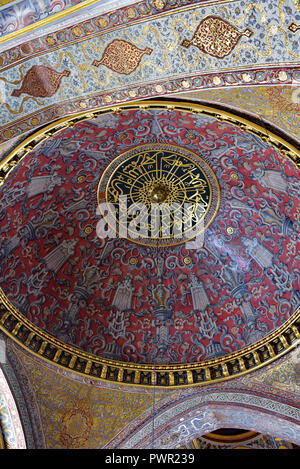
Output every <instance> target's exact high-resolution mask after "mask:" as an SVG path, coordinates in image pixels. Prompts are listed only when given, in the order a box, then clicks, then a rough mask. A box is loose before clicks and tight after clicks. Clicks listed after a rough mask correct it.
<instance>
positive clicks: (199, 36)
mask: <svg viewBox="0 0 300 469" xmlns="http://www.w3.org/2000/svg"><path fill="white" fill-rule="evenodd" d="M252 34H253V33H252V31H250V29H245V31H243V32H240V31H238V29H236V28H235V27H234V26H232V25H231V24H230V23H228V22H227V21H225V20H223V19H222V18H219V17H217V16H208V17H206V18H204V19H203V20H202V21H201V22H200V24H199V26H198V28H197V29H196V31H195V33H194V36H193V38H192V39H191V40H190V41H189V40H187V39H184V41H182V43H181V45H182V46H183V47H189V46H190V45H193V46H196V47H198V49H200V50H201V51H202V52H205V53H206V54H209V55H212V56H213V57H217V58H218V59H222V58H223V57H225V56H226V55H228V54H230V52H232V50H233V49H234V47H235V46H236V44H237V43H238V41H239V40H240V39H241V37H242V36H247V37H251V36H252Z"/></svg>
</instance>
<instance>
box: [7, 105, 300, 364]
mask: <svg viewBox="0 0 300 469" xmlns="http://www.w3.org/2000/svg"><path fill="white" fill-rule="evenodd" d="M151 143H166V144H172V145H177V146H179V147H182V148H186V149H189V150H190V151H192V152H194V153H197V154H199V156H200V157H201V158H202V159H203V160H204V161H206V163H207V164H208V165H209V166H210V168H211V170H212V171H213V173H214V174H215V176H216V178H217V180H218V183H219V186H220V206H219V209H218V212H217V214H216V217H215V218H214V220H213V221H212V223H211V224H210V225H209V227H208V228H207V229H206V231H205V234H204V244H203V246H202V247H200V248H197V249H187V246H186V245H185V244H180V245H177V246H171V247H159V248H156V247H154V246H152V247H151V246H150V247H147V246H143V245H138V244H135V243H134V242H131V241H129V240H126V239H123V238H118V237H117V238H114V239H105V240H103V239H99V238H98V236H97V233H96V226H97V222H98V221H99V215H98V214H97V188H98V184H99V180H100V178H101V175H102V173H103V171H104V170H105V168H107V166H108V164H109V163H110V162H111V161H113V160H114V158H116V157H118V156H119V155H120V154H121V153H123V152H126V151H128V150H131V149H132V148H134V147H137V146H138V145H145V144H148V145H149V144H151ZM297 183H298V173H297V169H296V167H295V166H294V165H293V163H292V162H291V161H289V160H288V159H287V158H285V157H284V156H282V155H280V154H279V152H278V151H277V150H275V149H274V148H273V147H271V146H270V145H269V144H268V143H266V142H263V141H261V140H260V139H259V138H258V137H256V136H254V135H253V134H251V133H247V132H245V131H242V130H241V129H240V128H239V127H237V126H235V125H232V124H227V123H224V122H219V121H217V120H215V119H214V118H212V117H205V116H202V115H195V114H189V113H186V112H182V113H181V112H178V111H168V110H138V111H136V110H132V111H126V112H125V111H124V112H122V113H120V114H107V115H103V116H101V117H99V118H97V119H95V120H88V121H85V122H81V123H79V124H76V125H75V126H74V127H73V128H67V129H65V130H62V131H60V132H58V133H56V134H55V136H53V137H52V138H49V139H48V140H47V141H45V142H44V143H42V144H41V145H39V146H38V147H37V148H36V149H35V150H34V151H32V152H31V153H29V154H28V155H27V156H26V157H25V158H24V159H23V160H22V162H21V163H20V164H19V165H18V166H17V167H16V168H15V169H14V171H13V172H12V173H11V174H10V175H9V176H8V178H7V180H6V182H5V184H4V185H3V186H2V187H1V191H0V197H1V211H0V231H1V246H0V256H1V270H0V286H1V288H2V289H3V291H4V293H5V294H6V295H7V297H8V298H9V300H10V301H11V302H12V303H13V304H14V305H15V306H16V307H17V308H18V310H19V311H20V312H21V313H22V314H23V315H24V316H25V317H26V318H28V319H29V320H30V321H31V322H32V323H33V324H35V325H36V326H38V327H39V328H41V329H42V330H44V331H47V332H48V333H50V334H51V335H52V336H54V337H55V338H58V339H60V340H61V341H63V342H65V343H67V344H73V345H75V346H76V347H78V348H79V349H81V350H84V351H86V352H89V353H92V354H95V355H97V356H102V357H108V358H113V359H118V360H122V361H125V362H140V363H153V362H155V363H165V364H167V363H187V362H196V361H203V360H205V359H209V358H214V357H219V356H222V355H226V354H228V353H230V352H233V351H237V350H239V349H241V348H242V347H245V346H247V345H249V344H250V343H253V342H255V341H257V340H260V339H262V338H263V337H265V336H266V335H268V334H269V333H270V332H271V331H273V330H275V329H277V328H278V327H279V326H280V325H282V324H283V323H284V322H285V321H286V320H287V319H288V318H289V317H290V316H291V315H292V314H293V313H294V312H295V310H296V309H297V307H298V303H299V295H297V292H299V285H298V283H297V275H298V273H299V257H298V256H297V254H298V252H299V247H298V249H297V246H296V241H297V228H298V227H299V223H298V221H297V220H299V206H298V207H297V195H298V193H299V187H297Z"/></svg>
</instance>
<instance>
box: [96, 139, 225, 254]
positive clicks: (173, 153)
mask: <svg viewBox="0 0 300 469" xmlns="http://www.w3.org/2000/svg"><path fill="white" fill-rule="evenodd" d="M101 194H105V200H104V201H105V203H107V204H110V205H109V207H110V208H109V212H110V215H109V216H110V217H113V219H114V222H115V223H116V225H115V226H116V231H117V233H118V234H121V235H122V237H126V238H127V239H129V240H131V241H134V242H137V243H139V244H144V245H150V246H169V245H173V244H180V243H183V242H185V241H187V240H191V239H193V238H195V237H196V236H197V234H200V233H202V232H203V231H204V230H205V228H206V227H207V226H208V225H209V224H210V223H211V222H212V220H213V218H214V216H215V215H216V212H217V210H218V207H219V198H220V190H219V185H218V182H217V179H216V177H215V175H214V173H213V171H212V169H211V168H210V167H209V165H208V164H207V163H206V162H205V161H204V160H203V159H202V158H200V156H198V155H196V154H195V153H193V152H192V151H190V150H187V149H186V148H181V147H179V146H175V145H169V144H149V145H141V146H138V147H136V148H134V149H133V150H130V151H128V152H125V153H123V154H121V155H120V156H118V157H117V158H116V159H114V160H113V161H112V163H111V164H110V165H109V166H108V168H107V169H106V170H105V171H104V173H103V175H102V177H101V179H100V183H99V187H98V203H99V204H101V203H102V202H103V199H101ZM100 211H101V210H100ZM122 212H123V213H122ZM124 213H125V216H124ZM137 219H138V225H139V226H138V227H137ZM110 220H111V218H110ZM107 222H108V223H110V221H109V219H107ZM123 233H125V235H124V234H123Z"/></svg>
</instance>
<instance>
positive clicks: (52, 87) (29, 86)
mask: <svg viewBox="0 0 300 469" xmlns="http://www.w3.org/2000/svg"><path fill="white" fill-rule="evenodd" d="M69 75H70V71H69V70H64V71H63V72H62V73H59V72H57V71H56V70H53V69H52V68H50V67H46V66H45V65H34V66H33V67H31V69H30V70H28V72H27V73H26V75H25V77H24V80H23V83H22V86H21V88H20V89H19V90H14V91H13V92H12V96H17V97H18V96H20V95H21V94H22V93H26V94H29V95H30V96H35V97H39V98H46V97H50V96H53V95H54V94H55V93H56V92H57V90H58V88H59V86H60V82H61V79H62V77H68V76H69Z"/></svg>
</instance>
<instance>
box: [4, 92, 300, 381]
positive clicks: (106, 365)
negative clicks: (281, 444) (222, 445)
mask: <svg viewBox="0 0 300 469" xmlns="http://www.w3.org/2000/svg"><path fill="white" fill-rule="evenodd" d="M130 109H131V110H138V109H167V110H178V111H181V112H189V113H195V114H202V115H207V116H211V117H214V118H216V119H217V120H220V121H224V122H228V123H230V124H233V125H237V126H238V127H240V128H241V129H243V130H245V131H247V132H250V133H252V134H254V135H256V136H258V137H259V138H261V139H262V140H264V141H266V142H268V143H269V144H271V145H272V146H273V147H275V148H276V149H277V150H279V151H280V152H281V154H283V155H284V156H286V157H287V158H289V159H290V160H291V161H292V162H293V164H295V165H296V167H298V169H300V164H299V162H300V152H299V151H298V150H297V149H296V147H295V146H293V145H292V144H291V143H289V142H287V141H285V140H284V139H283V138H282V137H280V136H279V135H276V134H275V133H273V132H270V131H267V130H266V129H265V128H264V127H262V126H261V125H258V124H256V123H254V122H252V121H250V120H249V119H246V118H243V117H240V116H237V115H235V114H234V113H232V112H227V111H223V110H219V109H216V108H214V107H213V106H209V105H200V104H197V103H190V102H182V103H180V102H178V101H175V102H174V101H159V100H153V101H150V100H149V101H138V102H133V103H127V104H124V105H121V106H114V107H107V108H101V109H97V110H95V111H93V112H82V113H78V114H75V115H73V116H69V117H65V118H62V119H60V120H58V121H56V122H53V123H51V124H49V125H47V126H45V127H43V128H41V129H40V130H38V131H37V132H35V133H34V134H33V135H32V136H30V137H27V138H26V139H25V140H24V141H23V142H22V143H20V144H19V145H18V146H17V147H16V148H15V149H14V150H12V151H11V152H10V153H9V154H8V155H7V156H6V157H5V158H4V159H3V160H2V161H1V162H0V185H1V184H3V183H4V182H5V179H6V177H7V176H8V174H9V173H10V171H11V170H12V169H13V168H14V167H15V166H16V165H18V164H19V162H20V161H21V160H22V159H23V158H24V157H25V156H26V155H27V154H28V153H30V152H31V151H32V150H33V149H35V148H36V147H37V146H38V145H39V144H40V143H41V142H43V141H45V140H46V139H48V138H51V137H52V136H53V135H55V134H56V133H58V132H60V131H61V130H63V129H65V128H67V127H73V126H74V125H75V124H76V123H78V122H81V121H84V120H87V119H93V118H96V117H98V116H100V115H104V114H107V113H120V112H122V111H123V110H130ZM0 329H1V330H2V331H3V332H4V333H5V334H6V335H8V336H9V337H11V338H12V339H13V340H14V341H16V342H17V343H18V344H19V345H21V346H22V347H24V348H25V349H27V350H29V351H30V352H31V353H32V354H33V355H35V356H36V357H39V358H42V359H43V360H45V361H47V362H49V363H52V364H55V365H57V366H59V367H62V368H64V369H68V370H69V371H72V372H75V373H78V374H80V375H85V376H90V377H91V378H95V379H99V380H103V381H109V382H115V383H117V384H122V385H128V386H144V387H152V386H154V385H155V386H158V387H160V388H170V387H184V386H199V385H207V384H210V383H216V382H220V381H226V380H229V379H232V378H235V377H238V376H242V375H244V374H246V373H249V372H251V371H254V370H257V369H260V368H262V367H263V366H265V365H267V364H270V363H272V362H273V361H274V360H276V359H277V358H279V357H281V356H283V355H285V354H286V353H287V352H289V351H290V350H292V349H293V348H294V347H296V346H297V345H299V344H300V309H299V310H297V311H296V312H295V313H294V314H293V316H291V317H290V318H289V319H288V320H287V321H286V322H285V323H284V324H283V325H282V326H281V327H279V328H278V329H277V330H276V331H274V332H273V333H271V334H269V335H268V336H266V337H265V338H264V339H262V340H260V341H258V342H255V343H253V344H251V345H249V346H247V347H244V348H243V349H241V350H239V351H237V352H234V353H230V354H228V355H225V356H222V357H220V358H216V359H212V360H207V361H203V362H199V363H188V364H172V365H155V364H149V365H148V364H136V363H126V362H121V361H116V360H109V359H105V358H101V357H98V356H96V355H92V354H89V353H86V352H83V351H81V350H80V349H78V348H76V347H74V346H71V345H67V344H64V343H62V342H61V341H59V340H57V339H56V338H54V337H53V336H51V335H50V334H48V333H46V332H44V331H42V330H41V329H40V328H38V327H37V326H35V325H34V324H32V323H30V321H28V319H27V318H25V316H23V315H22V314H21V313H20V312H19V311H18V310H17V309H16V308H15V307H14V306H13V305H12V304H11V302H10V301H9V300H8V299H7V297H6V296H5V295H4V293H3V292H2V290H1V289H0Z"/></svg>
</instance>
